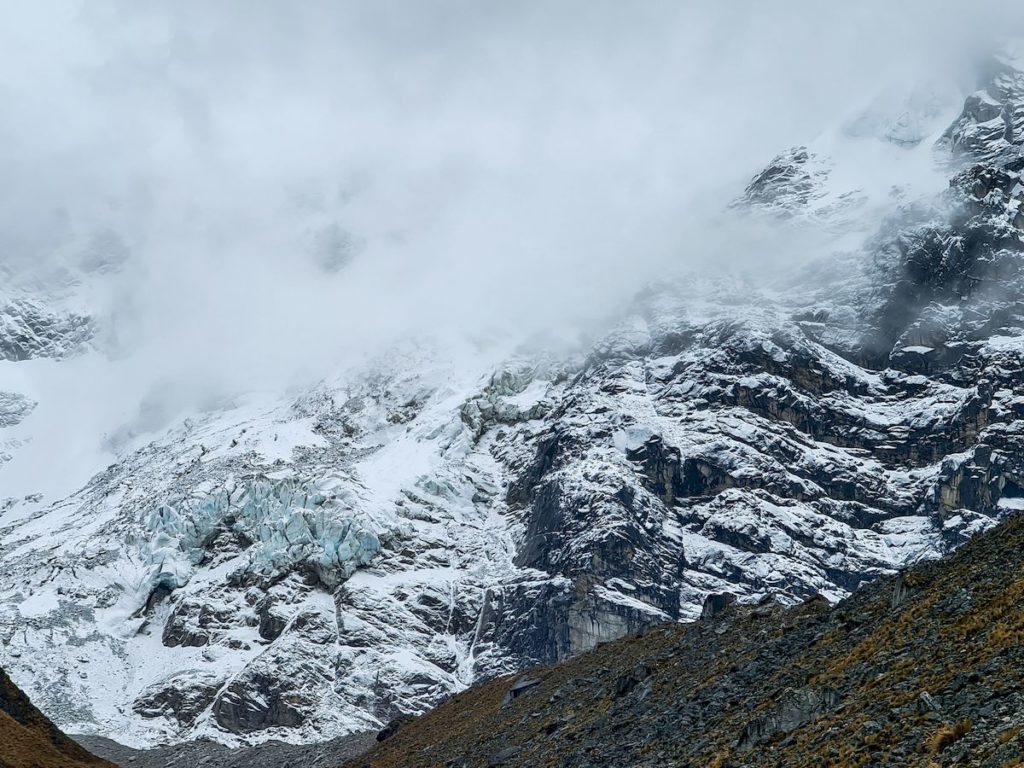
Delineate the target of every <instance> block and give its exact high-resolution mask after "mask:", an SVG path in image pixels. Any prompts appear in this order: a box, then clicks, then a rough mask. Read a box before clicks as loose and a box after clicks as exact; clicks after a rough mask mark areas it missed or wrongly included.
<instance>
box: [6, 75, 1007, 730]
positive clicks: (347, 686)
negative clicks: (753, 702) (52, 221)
mask: <svg viewBox="0 0 1024 768" xmlns="http://www.w3.org/2000/svg"><path fill="white" fill-rule="evenodd" d="M1021 71H1022V65H1021V62H1020V61H1018V60H1016V59H1013V58H1012V57H1007V56H1004V57H1001V58H1000V59H998V61H997V62H996V64H995V65H994V66H993V67H990V68H988V69H987V70H986V73H987V74H986V76H987V78H988V79H987V80H986V81H984V82H983V83H981V85H982V86H983V89H982V90H980V91H979V92H978V93H976V94H974V95H972V96H971V97H970V98H968V99H967V101H966V103H965V104H954V105H952V111H951V112H950V113H949V114H947V113H946V111H944V110H943V109H937V108H936V107H935V105H934V104H933V103H932V102H930V101H927V100H921V99H918V98H916V97H915V98H914V99H911V100H909V101H908V102H907V104H905V105H904V106H903V107H901V108H900V109H899V110H897V111H895V112H893V113H891V114H890V113H888V112H886V113H873V114H872V115H871V119H870V120H859V121H857V122H856V130H854V129H853V128H851V127H849V126H847V127H845V128H843V129H842V130H839V131H838V138H836V139H835V141H833V142H832V146H831V147H827V146H817V145H810V146H808V147H806V148H802V149H794V150H792V151H788V152H784V153H782V154H781V155H779V157H778V158H776V160H774V161H773V162H772V163H771V164H770V165H769V167H768V168H767V169H766V170H765V171H764V172H762V173H759V174H757V175H756V176H755V177H754V178H753V180H752V182H751V184H750V186H749V187H748V189H747V190H746V192H745V193H742V190H737V192H738V193H740V194H739V201H738V202H737V205H735V206H733V207H732V208H730V209H729V211H728V212H727V215H728V216H731V217H734V218H732V219H729V220H728V221H730V222H732V224H734V225H736V228H737V230H738V231H739V230H740V229H741V228H740V226H739V225H740V224H741V223H749V222H764V223H765V227H766V228H768V227H774V226H776V225H777V224H778V223H779V221H780V220H782V221H784V222H785V226H786V227H792V229H785V230H783V231H784V232H786V233H788V234H792V235H793V239H790V238H788V237H787V239H785V240H784V242H785V243H789V242H791V241H793V240H795V239H796V233H799V232H800V231H803V230H802V229H801V228H802V227H811V228H819V229H820V228H821V227H822V224H823V223H824V230H825V231H826V232H829V233H832V234H835V236H836V237H837V238H838V237H839V235H840V233H841V235H842V241H841V242H840V241H839V240H829V241H828V246H827V247H823V248H822V249H821V250H820V251H817V250H816V251H815V253H814V254H813V255H814V258H807V257H806V256H805V257H801V258H797V257H796V256H794V259H793V261H792V262H790V261H788V260H786V259H785V258H783V257H784V256H785V255H786V254H784V253H781V252H779V253H777V252H775V251H773V252H771V253H767V254H765V253H761V252H760V251H759V250H758V249H759V248H764V247H765V246H764V245H763V242H762V241H760V240H758V241H756V242H755V243H754V244H753V245H744V244H740V245H737V246H736V248H745V249H749V250H750V251H751V252H750V253H744V254H741V255H742V256H744V257H745V258H746V262H744V263H751V264H753V263H755V262H766V263H768V267H769V268H760V269H755V268H753V267H751V268H750V269H744V270H740V271H739V273H736V272H731V271H729V270H721V269H715V268H713V267H710V266H709V267H708V268H707V269H702V270H700V271H699V274H697V275H695V274H689V273H688V274H669V275H666V277H665V280H664V281H661V282H659V283H658V284H657V285H655V286H652V287H651V288H650V290H648V291H646V292H645V293H644V294H643V295H641V296H638V297H636V300H635V302H634V303H633V304H632V306H631V307H630V308H629V309H628V311H626V312H624V313H622V314H621V315H620V316H617V317H616V318H614V320H613V322H611V326H610V329H608V330H607V332H602V333H601V334H600V335H599V336H598V337H597V338H596V339H591V340H589V341H587V342H586V343H580V344H578V345H576V346H575V347H574V348H573V349H571V350H569V351H567V352H562V351H559V352H558V354H555V353H554V352H553V351H551V350H550V349H546V348H543V347H541V348H538V347H540V345H532V346H528V347H524V348H522V349H520V350H518V351H516V352H515V353H512V354H507V355H506V354H504V352H503V353H502V354H501V355H500V356H497V357H495V356H490V357H489V356H488V355H487V354H485V353H484V352H481V351H480V350H479V349H477V348H475V347H474V348H471V349H470V350H469V353H468V354H463V355H461V357H460V356H459V355H458V354H456V352H457V350H456V351H453V350H452V349H450V348H449V347H448V346H446V345H433V346H431V345H430V344H427V343H418V342H417V343H412V344H409V345H407V346H405V347H403V348H401V349H394V350H389V351H387V353H386V354H383V355H382V356H381V359H379V360H378V361H376V362H374V363H372V364H368V365H367V366H366V367H365V368H363V369H360V370H356V371H351V370H348V371H345V372H344V373H339V374H338V375H337V376H334V377H329V378H327V379H325V380H324V381H323V382H322V383H321V384H320V385H319V386H317V387H315V388H312V389H310V390H308V391H303V392H299V393H289V394H287V395H280V394H272V395H268V396H249V397H238V398H236V399H235V400H233V401H231V402H218V403H216V404H215V405H211V406H210V407H209V408H208V409H207V410H204V411H202V412H200V413H196V414H193V415H192V416H191V417H190V418H188V419H185V420H183V421H181V422H178V423H174V424H172V426H171V427H169V428H167V429H161V430H160V431H159V432H158V433H157V434H155V435H154V434H153V433H152V432H151V429H152V428H151V426H150V425H151V423H152V422H151V421H150V419H151V417H152V418H155V417H153V416H152V414H149V413H147V412H146V410H145V409H142V412H141V413H140V414H139V416H138V419H136V420H135V421H133V422H132V423H130V424H126V425H123V426H122V427H121V428H119V429H117V430H112V431H111V432H110V433H109V434H107V435H106V437H105V438H104V440H103V445H104V450H107V451H109V452H110V454H111V456H112V460H111V461H110V463H109V465H108V466H106V468H105V469H103V470H102V471H100V472H98V473H97V474H95V475H94V476H92V477H91V479H88V480H85V481H84V482H83V484H82V485H81V486H80V487H77V489H74V490H72V491H71V492H70V493H67V494H63V493H61V494H57V495H54V496H53V497H50V496H48V495H46V493H45V492H44V489H25V490H26V493H23V494H18V495H16V496H11V497H9V498H3V499H0V571H2V572H3V574H4V576H3V579H2V580H0V662H2V663H3V664H4V665H5V668H7V669H8V670H9V671H10V673H11V675H12V677H14V679H16V680H17V681H18V682H19V683H20V684H22V685H23V686H24V687H25V688H26V690H28V691H29V692H30V694H31V695H32V697H33V699H34V700H36V701H37V702H39V703H40V706H44V708H45V709H46V711H47V712H51V713H52V714H53V716H54V717H55V719H56V720H57V721H58V722H59V723H60V724H61V725H62V726H63V727H65V729H66V730H74V731H76V732H91V733H99V734H101V735H104V736H109V737H113V738H117V739H119V740H121V741H123V742H126V743H131V744H133V745H135V746H144V745H146V744H147V743H154V742H161V741H181V740H188V739H196V738H212V739H216V740H220V741H224V742H228V743H232V744H238V743H256V742H260V741H265V740H269V739H281V740H285V741H291V742H309V741H316V740H326V739H330V738H335V737H341V736H344V735H346V734H350V733H355V732H361V731H365V730H368V729H374V730H375V729H378V728H380V727H382V726H383V725H385V724H386V723H387V722H389V721H391V720H392V719H394V718H396V717H399V716H402V715H408V714H415V713H421V712H424V711H426V710H428V709H429V708H430V707H432V706H433V705H435V704H436V703H437V702H439V701H441V700H443V699H445V698H446V697H448V696H450V695H451V694H452V693H455V692H458V691H461V690H463V689H465V688H467V687H469V686H471V685H473V684H474V683H476V682H478V681H481V680H486V679H489V678H492V677H495V676H499V675H503V674H507V673H511V672H515V671H517V670H520V669H523V668H526V667H529V666H533V665H537V664H550V663H553V662H556V661H558V660H561V659H565V658H567V657H568V656H570V655H572V654H576V653H580V652H584V651H587V650H589V649H592V648H594V647H595V646H596V645H597V644H598V643H602V642H606V641H609V640H613V639H615V638H619V637H623V636H625V635H628V634H631V633H635V632H636V631H638V630H639V629H641V628H643V627H646V626H652V625H660V624H663V623H665V622H671V621H676V620H687V619H695V618H698V617H699V616H700V615H701V611H702V606H703V605H704V604H705V602H706V599H707V597H708V595H712V594H718V593H725V592H728V593H730V594H733V595H736V596H737V597H738V598H740V599H741V601H743V602H746V603H759V602H760V601H762V600H765V599H776V600H778V601H779V602H781V603H784V604H795V603H800V602H801V601H803V600H805V599H807V598H809V597H811V596H814V595H823V596H824V597H825V598H826V599H827V600H829V601H836V600H839V599H841V598H844V597H846V596H847V595H849V594H850V593H851V592H852V591H853V590H855V589H857V588H858V587H860V586H861V585H863V584H865V583H867V582H869V581H871V580H872V579H874V578H877V577H878V576H880V575H884V574H888V573H892V572H894V571H896V570H898V569H900V568H903V567H906V566H907V565H908V564H910V563H913V562H915V561H918V560H920V559H923V558H935V557H939V556H941V555H943V554H944V553H947V552H949V551H951V550H952V549H954V548H955V547H957V546H959V545H960V544H962V543H963V542H965V541H966V540H968V539H969V538H970V537H971V536H973V535H975V534H976V533H978V532H979V531H982V530H984V529H986V528H988V527H991V526H992V525H994V524H996V523H997V522H998V520H1000V519H1001V518H1002V517H1004V516H1006V515H1007V514H1009V513H1011V512H1012V511H1013V510H1015V509H1020V508H1022V507H1024V463H1022V461H1024V458H1022V457H1024V450H1022V448H1024V445H1022V421H1021V418H1022V417H1024V385H1022V382H1024V377H1022V371H1024V306H1022V303H1021V296H1022V295H1024V245H1022V233H1024V216H1022V214H1021V210H1020V208H1021V203H1022V199H1024V185H1022V183H1021V172H1022V171H1024V159H1022V157H1021V154H1020V142H1021V136H1020V135H1019V131H1018V129H1017V122H1015V121H1014V120H1010V121H1009V122H1005V121H1004V117H1005V116H1011V117H1012V116H1013V115H1015V114H1017V113H1018V112H1019V111H1020V110H1021V109H1024V101H1022V98H1024V97H1022V95H1021V94H1022V93H1024V91H1021V90H1020V89H1018V88H1017V87H1016V83H1018V81H1019V80H1020V78H1021V77H1022V75H1021ZM992 103H995V104H998V105H1000V106H999V110H998V115H997V116H993V114H994V113H993V109H994V108H991V106H992ZM958 112H959V115H957V113H958ZM953 118H955V120H954V125H953V127H950V125H949V121H950V119H953ZM994 120H999V121H1000V123H999V125H1000V126H1001V128H999V130H995V125H994V124H993V122H992V121H994ZM908 121H909V122H908ZM908 125H912V126H913V130H912V131H911V130H909V129H908V128H907V126H908ZM865 152H866V153H869V154H872V155H877V156H879V157H881V158H883V159H884V161H885V167H886V168H887V169H889V171H890V172H891V174H892V175H893V176H894V178H902V176H901V174H902V173H903V172H904V170H907V169H909V168H911V167H917V165H919V164H920V163H921V162H922V161H926V162H927V163H928V164H929V167H933V166H937V167H939V168H941V169H942V174H943V176H942V177H941V179H942V180H941V182H940V183H939V184H938V187H937V188H931V187H929V186H928V185H924V186H923V187H921V188H904V187H901V188H900V189H898V190H889V189H886V190H885V192H884V194H883V195H882V196H881V198H879V197H878V196H877V195H875V194H874V193H873V192H872V190H867V189H862V188H860V187H857V186H853V187H851V186H849V185H848V184H847V181H848V180H849V173H848V172H849V170H850V167H851V166H856V165H857V164H858V163H859V161H860V157H861V154H862V153H865ZM826 155H828V157H827V158H826ZM907 173H908V174H909V170H907ZM779 226H782V225H779ZM725 228H728V225H726V227H725ZM840 245H842V246H843V247H842V248H841V247H840ZM108 250H109V249H108ZM120 258H121V256H119V257H118V259H120ZM124 258H127V257H124ZM118 259H103V260H101V262H102V264H103V265H104V267H103V269H102V270H99V272H97V273H96V274H97V275H100V276H102V279H104V280H106V279H113V278H112V277H111V275H116V270H117V269H118V268H119V266H118V264H120V261H118ZM776 261H777V262H778V263H776ZM90 274H92V273H90ZM82 279H83V280H86V279H92V278H85V277H83V278H82ZM96 279H100V278H99V277H96ZM25 290H27V289H25ZM67 290H68V291H72V290H73V288H67ZM4 306H5V307H7V309H5V310H3V315H4V317H5V320H4V323H5V325H3V328H2V329H0V330H2V333H0V358H2V359H0V365H3V366H8V368H5V369H3V370H5V371H11V370H20V369H18V368H17V367H18V366H26V365H27V366H33V365H36V364H38V363H40V362H45V366H43V367H42V368H40V370H46V371H53V370H59V369H60V366H63V365H67V362H68V359H81V358H82V356H86V357H88V356H90V355H102V354H104V350H103V344H104V343H106V342H105V341H104V340H105V339H109V337H110V336H111V334H110V333H109V331H110V328H106V327H105V325H104V324H105V321H104V319H103V318H102V317H99V316H94V315H93V314H92V313H90V312H89V311H87V310H86V309H83V308H82V307H80V303H79V302H77V301H71V300H70V299H69V300H68V301H67V302H65V303H63V304H60V303H58V304H54V303H53V302H51V301H46V300H43V299H40V298H39V297H36V298H32V299H31V301H30V298H29V297H26V296H19V299H18V300H17V301H15V300H13V299H12V300H11V301H10V302H8V303H6V304H5V305H4ZM57 309H60V312H57ZM4 349H6V353H4V352H3V350H4ZM108 351H109V350H108ZM76 355H78V356H79V358H75V356H76ZM459 357H460V359H459V360H456V358H459ZM26 358H27V359H26ZM43 358H45V360H43ZM467 359H468V360H470V361H471V363H468V364H467V363H465V360H467ZM90 360H92V358H90ZM93 362H95V363H96V364H101V363H102V360H99V361H97V360H93ZM12 380H14V381H20V379H19V378H18V377H16V376H15V377H12ZM45 395H46V392H45V391H44V392H43V393H41V394H39V395H38V398H43V397H44V396H45ZM36 399H37V395H36V393H34V392H22V391H13V390H12V391H10V392H4V393H0V429H2V430H4V431H3V432H2V433H0V437H2V440H0V462H4V459H5V458H8V459H9V461H7V462H6V463H2V464H0V470H2V471H7V472H11V473H15V472H17V471H19V469H18V467H19V465H18V462H19V455H20V453H19V452H20V451H22V450H24V449H25V446H26V445H29V446H31V441H32V439H33V437H32V436H33V432H32V431H33V429H34V428H35V427H34V425H35V424H38V422H36V421H35V419H36V418H37V417H39V414H40V413H41V412H43V411H45V410H46V407H47V403H46V402H45V401H43V400H40V402H38V403H37V402H36ZM39 418H41V417H39ZM4 425H6V426H4ZM4 467H7V469H4ZM8 476H10V477H12V478H19V476H18V475H16V474H11V475H8ZM11 482H12V484H13V482H14V481H13V480H12V481H11ZM19 482H20V479H19ZM4 487H8V486H6V485H5V486H4ZM37 490H38V492H35V491H37ZM29 491H32V492H29ZM701 631H703V630H701ZM662 634H664V631H663V630H658V632H657V633H655V635H652V637H660V636H661V635H662ZM650 642H654V640H651V641H650ZM588 658H589V657H588Z"/></svg>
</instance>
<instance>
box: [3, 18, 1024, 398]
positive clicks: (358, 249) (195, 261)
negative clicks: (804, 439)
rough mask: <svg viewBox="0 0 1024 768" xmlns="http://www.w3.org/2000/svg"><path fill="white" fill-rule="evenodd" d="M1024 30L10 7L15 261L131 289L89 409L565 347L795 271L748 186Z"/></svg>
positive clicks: (7, 175) (1000, 22)
mask: <svg viewBox="0 0 1024 768" xmlns="http://www.w3.org/2000/svg"><path fill="white" fill-rule="evenodd" d="M979 6H980V7H981V8H982V9H983V10H980V9H979ZM1022 19H1024V9H1018V4H1015V3H1009V2H1005V3H997V2H988V3H981V4H979V3H953V2H924V1H923V0H921V1H920V2H906V3H891V2H868V3H852V4H851V3H844V4H833V3H820V2H776V3H763V2H730V3H711V2H704V3H695V2H685V3H679V2H652V3H617V2H524V3H480V2H448V1H447V0H437V1H436V2H424V3H420V2H372V3H334V2H319V1H314V2H302V3H283V2H282V3H277V2H242V1H239V2H219V3H204V2H174V3H171V2H168V3H163V4H160V3H136V2H128V1H127V0H125V1H124V2H116V1H110V0H107V1H98V0H97V1H95V2H94V1H90V2H84V1H83V2H79V3H74V2H56V1H50V2H39V3H22V4H17V5H10V6H9V7H7V8H5V9H4V10H3V11H2V22H3V23H2V24H0V51H2V53H0V56H2V62H3V67H2V70H0V98H2V99H3V104H4V108H3V110H2V111H0V138H2V141H0V168H2V170H3V178H4V181H5V183H4V185H3V192H2V193H0V247H2V254H0V260H2V264H3V267H4V268H5V270H6V271H7V272H8V273H9V275H10V276H11V277H10V281H11V285H14V284H18V285H26V284H28V282H27V281H28V280H29V278H30V277H33V276H34V277H37V278H38V277H40V276H41V279H42V280H43V281H44V282H45V283H46V284H47V285H49V286H50V288H52V287H53V286H54V285H58V284H60V282H61V280H62V279H66V275H67V274H69V272H68V271H67V270H70V274H71V275H72V277H74V275H77V274H79V272H80V270H81V269H82V268H83V267H84V268H86V269H91V270H93V271H96V270H99V271H101V272H102V270H103V269H104V268H107V267H109V268H111V272H110V275H108V276H107V277H105V278H104V279H103V280H99V281H97V283H96V285H98V286H100V287H94V288H90V289H89V295H88V296H87V300H88V301H89V302H92V304H91V308H92V309H94V310H96V311H98V313H99V314H100V316H101V317H102V318H104V321H105V323H106V326H105V331H104V335H103V337H102V339H103V343H104V344H105V348H104V352H105V354H107V355H109V356H110V357H112V358H113V359H114V360H115V361H116V364H115V365H114V366H113V367H109V368H103V370H104V371H106V373H98V372H95V376H93V375H92V374H89V375H85V374H81V376H84V378H82V377H78V376H79V375H78V374H76V377H77V378H76V382H75V383H74V386H78V387H81V386H83V384H82V382H86V384H85V385H84V386H92V387H94V388H95V389H96V391H95V392H93V393H92V395H93V396H95V397H96V398H97V399H102V398H103V397H104V393H108V394H109V393H110V392H111V391H118V392H119V393H121V395H122V396H121V397H119V402H118V403H117V408H127V407H130V408H137V403H138V400H139V398H141V397H143V396H144V395H145V394H146V393H149V392H151V391H152V390H153V387H155V386H157V384H158V383H159V382H165V381H168V380H169V381H173V382H177V384H176V386H178V387H179V388H181V389H182V390H183V391H185V392H186V395H183V397H186V399H187V398H188V397H191V396H192V395H191V394H187V393H196V392H204V391H206V390H207V389H208V388H213V389H221V388H227V389H244V388H260V387H267V388H272V387H278V386H283V385H285V384H288V383H291V382H293V381H295V379H296V377H315V376H318V375H323V374H325V373H326V372H328V371H330V370H334V369H337V368H341V367H344V366H345V365H346V364H348V363H350V362H351V361H352V360H355V359H357V358H358V357H359V356H360V355H362V354H364V353H367V352H370V353H372V352H380V351H381V350H383V349H385V348H386V346H387V345H388V344H390V343H392V342H393V341H394V340H396V339H399V338H402V337H404V336H407V335H408V334H410V333H433V334H435V335H438V336H440V337H441V338H444V337H445V336H446V335H457V334H462V335H468V336H471V337H474V338H478V339H479V338H485V337H493V338H506V339H508V338H512V339H513V340H514V339H519V338H525V337H527V336H528V335H531V334H533V333H537V332H540V331H544V330H550V329H556V330H559V329H567V328H571V327H575V325H576V324H577V323H581V322H585V321H588V320H593V319H595V318H600V317H602V316H604V315H607V314H608V313H609V312H611V311H613V310H614V308H615V307H617V306H619V305H620V304H622V303H623V302H625V301H627V300H628V299H629V298H630V297H631V296H632V295H633V293H634V292H635V291H636V290H637V289H639V288H640V287H641V286H642V285H643V284H644V283H646V282H648V281H650V280H652V279H657V278H658V277H659V276H660V275H663V274H665V273H666V272H668V271H670V270H674V269H677V268H679V267H681V266H683V265H686V266H696V267H700V266H701V265H702V264H705V263H711V262H714V263H716V264H721V263H722V262H723V261H724V262H726V263H733V264H735V265H737V266H739V267H744V265H745V264H747V263H749V264H751V265H752V264H754V263H756V264H760V265H762V266H763V265H766V264H767V265H769V266H770V265H772V264H773V263H775V262H776V261H778V262H782V261H784V260H785V259H786V258H787V254H785V253H780V252H775V251H772V252H770V253H765V252H759V253H755V254H752V253H751V250H757V249H758V248H759V246H758V244H757V242H756V241H755V240H754V239H752V238H751V237H749V236H743V235H742V234H741V233H738V232H736V231H730V230H728V229H724V228H723V225H722V224H721V220H720V219H718V218H716V217H718V216H719V212H720V211H721V210H722V208H723V207H724V206H725V205H726V204H727V203H728V201H729V200H731V199H732V198H733V197H735V195H736V194H737V193H738V192H739V191H740V190H741V189H742V187H743V184H744V182H745V181H746V179H748V178H749V177H750V175H751V174H752V173H754V172H755V171H756V170H758V169H759V168H760V167H762V166H763V165H764V163H765V162H766V161H767V160H768V159H770V158H771V157H772V156H773V155H775V154H776V153H777V152H778V151H780V150H782V149H785V148H786V147H789V146H792V145H794V144H797V143H801V142H803V141H807V140H809V139H811V138H813V137H815V136H816V135H818V134H820V133H821V132H823V131H826V130H828V129H830V128H833V127H835V126H836V125H839V124H841V123H842V121H843V120H846V119H849V118H850V117H851V116H852V114H853V113H855V112H856V110H857V109H859V108H862V107H863V105H865V104H867V103H869V102H870V101H871V99H872V98H874V97H875V96H876V94H877V93H878V92H879V91H880V89H883V88H885V87H889V86H892V85H893V84H895V85H896V86H909V85H911V84H913V83H914V82H917V81H918V80H921V79H926V78H928V79H932V80H939V81H942V82H946V83H949V84H952V86H951V87H955V88H958V89H961V90H964V91H969V90H970V89H971V88H972V87H973V83H972V80H971V78H972V71H973V70H972V67H973V64H974V61H975V60H976V58H977V57H978V56H979V54H980V52H982V51H983V50H985V49H986V46H988V45H989V43H990V40H989V33H991V32H992V31H998V32H1001V33H1002V32H1006V31H1008V30H1011V31H1012V30H1014V29H1020V28H1021V22H1022ZM728 226H729V227H737V226H739V224H738V223H737V222H735V221H732V222H731V223H730V224H729V225H728ZM763 246H764V244H763V243H762V250H764V247H763ZM768 250H771V249H768ZM62 270H64V272H62ZM62 275H65V277H62ZM83 366H85V364H83ZM97 370H99V369H97ZM110 371H117V373H116V375H115V374H112V373H110ZM111 376H114V378H115V379H116V385H115V383H114V382H111V381H107V379H105V378H104V377H111ZM66 386H67V387H69V388H73V386H72V383H71V382H68V383H66ZM161 386H162V385H161ZM101 388H102V389H103V392H100V391H99V390H100V389H101ZM87 397H88V396H87ZM125 403H128V405H125ZM97 407H100V406H97ZM101 410H102V408H101Z"/></svg>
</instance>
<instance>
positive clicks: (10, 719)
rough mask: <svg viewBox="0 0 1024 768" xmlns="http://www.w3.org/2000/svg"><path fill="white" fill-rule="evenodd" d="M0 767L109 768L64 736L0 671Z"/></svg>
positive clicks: (109, 766)
mask: <svg viewBox="0 0 1024 768" xmlns="http://www.w3.org/2000/svg"><path fill="white" fill-rule="evenodd" d="M0 766H2V767H3V768H113V765H112V764H111V763H108V762H107V761H106V760H101V759H99V758H98V757H95V756H94V755H91V754H90V753H88V752H86V751H85V749H83V748H82V747H80V746H79V745H78V744H77V743H75V742H74V741H72V740H71V739H70V738H68V737H67V736H65V735H64V734H63V733H61V732H60V730H59V729H58V728H57V727H56V726H55V725H54V724H53V723H51V722H50V720H49V719H48V718H47V717H46V716H45V715H44V714H43V713H42V712H40V711H39V710H38V709H36V708H35V707H34V706H32V702H30V701H29V700H28V697H27V696H26V695H25V694H24V693H22V692H21V689H19V688H18V686H16V685H15V684H14V683H13V682H11V679H10V678H9V677H8V676H7V673H5V672H4V671H3V670H2V669H0Z"/></svg>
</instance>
